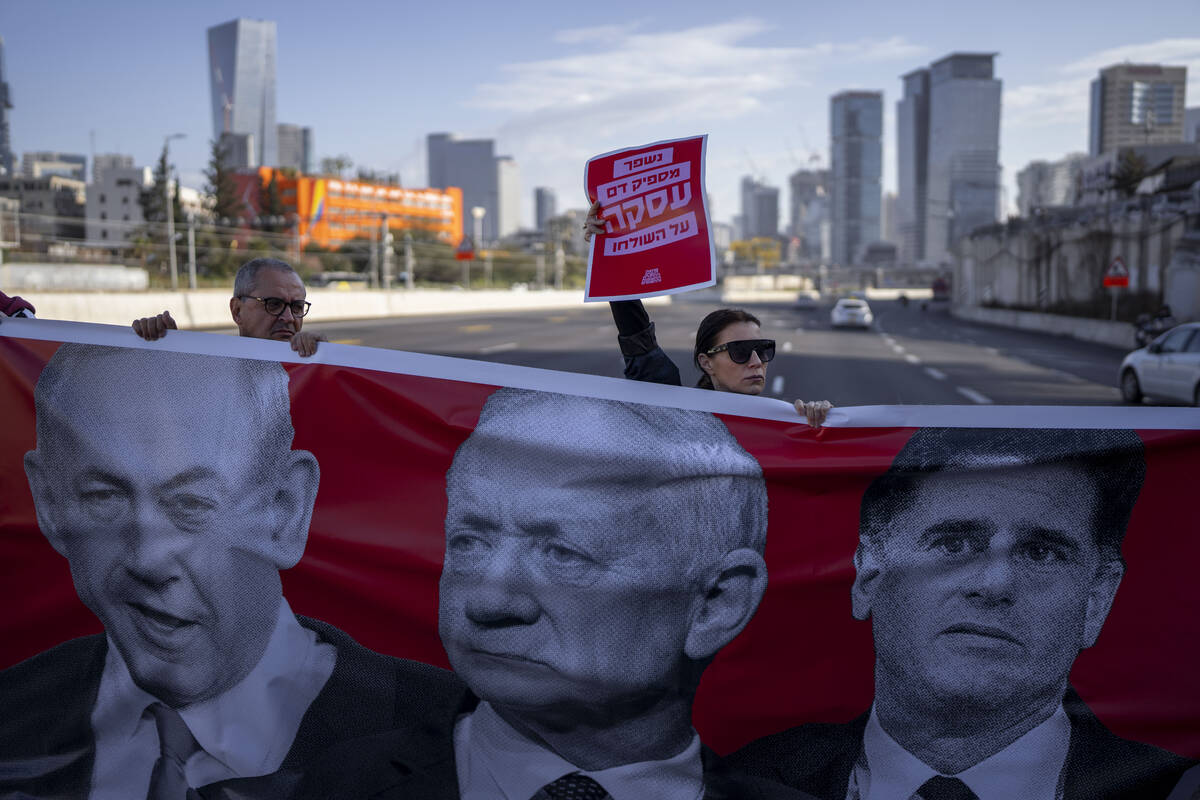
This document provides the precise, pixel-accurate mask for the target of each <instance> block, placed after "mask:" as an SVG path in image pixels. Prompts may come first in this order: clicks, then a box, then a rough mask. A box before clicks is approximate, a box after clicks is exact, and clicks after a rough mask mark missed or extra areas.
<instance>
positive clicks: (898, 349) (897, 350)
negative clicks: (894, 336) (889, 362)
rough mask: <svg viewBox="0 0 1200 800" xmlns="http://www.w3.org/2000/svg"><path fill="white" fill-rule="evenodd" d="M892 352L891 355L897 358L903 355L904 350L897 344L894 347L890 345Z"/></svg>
mask: <svg viewBox="0 0 1200 800" xmlns="http://www.w3.org/2000/svg"><path fill="white" fill-rule="evenodd" d="M892 352H893V353H895V354H896V355H898V356H899V355H903V354H904V348H903V347H901V346H900V345H898V344H894V345H892Z"/></svg>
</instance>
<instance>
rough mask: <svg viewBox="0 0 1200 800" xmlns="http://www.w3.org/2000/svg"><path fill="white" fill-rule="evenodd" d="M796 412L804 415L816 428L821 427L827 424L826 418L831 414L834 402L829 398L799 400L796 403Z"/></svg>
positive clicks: (806, 420) (805, 419)
mask: <svg viewBox="0 0 1200 800" xmlns="http://www.w3.org/2000/svg"><path fill="white" fill-rule="evenodd" d="M794 405H795V406H796V413H797V414H799V415H801V416H802V417H804V421H805V422H807V423H808V424H809V425H811V426H812V427H814V428H819V427H821V426H822V425H824V424H825V418H826V417H828V416H829V411H830V410H831V409H832V408H833V403H831V402H829V401H828V400H809V401H807V402H805V401H804V400H797V401H796V402H795V404H794Z"/></svg>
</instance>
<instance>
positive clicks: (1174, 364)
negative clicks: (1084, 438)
mask: <svg viewBox="0 0 1200 800" xmlns="http://www.w3.org/2000/svg"><path fill="white" fill-rule="evenodd" d="M1117 374H1118V375H1119V376H1120V378H1119V380H1120V383H1121V398H1122V399H1123V400H1124V401H1125V402H1126V403H1140V402H1142V398H1143V397H1151V398H1153V399H1155V400H1168V401H1171V402H1177V403H1191V404H1192V405H1196V406H1200V322H1191V323H1188V324H1186V325H1179V326H1177V327H1175V328H1172V329H1171V330H1169V331H1167V332H1166V333H1164V334H1162V335H1161V336H1159V337H1158V338H1157V339H1155V340H1154V341H1152V342H1151V343H1150V344H1148V345H1146V346H1145V347H1143V348H1140V349H1138V350H1134V351H1133V352H1132V353H1130V354H1129V355H1127V356H1125V360H1124V361H1122V362H1121V370H1120V372H1118V373H1117Z"/></svg>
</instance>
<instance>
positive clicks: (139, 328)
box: [133, 311, 179, 342]
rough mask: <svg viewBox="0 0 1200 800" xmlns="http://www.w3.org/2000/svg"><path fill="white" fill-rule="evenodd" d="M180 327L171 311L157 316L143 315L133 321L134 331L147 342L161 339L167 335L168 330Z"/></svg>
mask: <svg viewBox="0 0 1200 800" xmlns="http://www.w3.org/2000/svg"><path fill="white" fill-rule="evenodd" d="M178 329H179V326H178V325H176V324H175V320H173V319H171V312H170V311H164V312H162V313H161V314H159V315H158V316H156V317H142V318H141V319H135V320H134V321H133V332H134V333H136V334H137V335H138V336H140V337H142V338H143V339H145V340H146V341H147V342H153V341H154V340H155V339H161V338H162V337H164V336H166V335H167V331H174V330H178Z"/></svg>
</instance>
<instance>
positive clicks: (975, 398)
mask: <svg viewBox="0 0 1200 800" xmlns="http://www.w3.org/2000/svg"><path fill="white" fill-rule="evenodd" d="M954 391H956V392H958V393H959V394H961V395H962V396H963V397H965V398H967V399H968V400H970V401H971V402H972V403H978V404H979V405H981V406H986V405H990V404H991V402H992V399H991V398H990V397H988V396H987V395H984V394H980V393H979V392H977V391H975V390H974V389H972V388H971V387H969V386H955V387H954Z"/></svg>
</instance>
